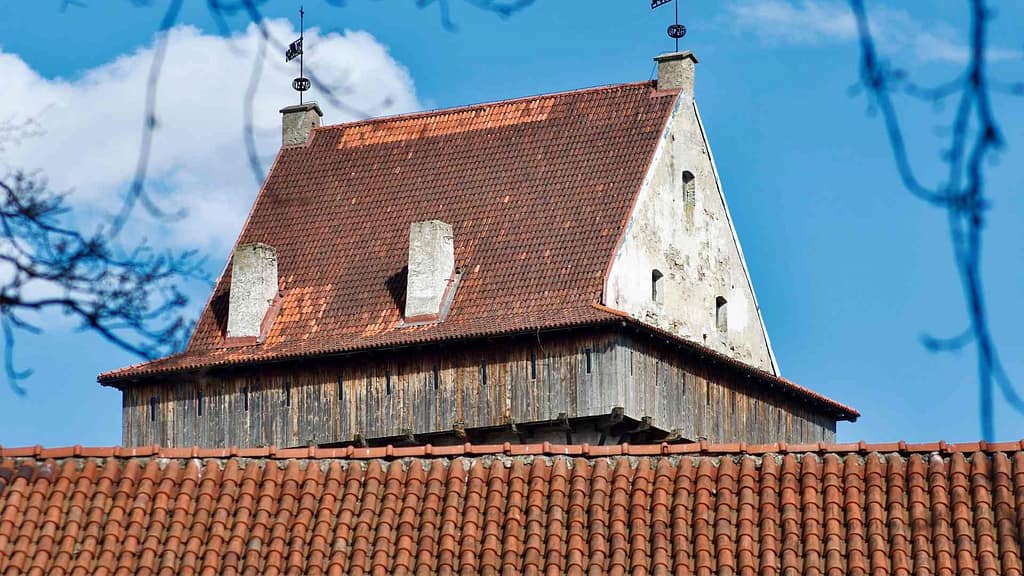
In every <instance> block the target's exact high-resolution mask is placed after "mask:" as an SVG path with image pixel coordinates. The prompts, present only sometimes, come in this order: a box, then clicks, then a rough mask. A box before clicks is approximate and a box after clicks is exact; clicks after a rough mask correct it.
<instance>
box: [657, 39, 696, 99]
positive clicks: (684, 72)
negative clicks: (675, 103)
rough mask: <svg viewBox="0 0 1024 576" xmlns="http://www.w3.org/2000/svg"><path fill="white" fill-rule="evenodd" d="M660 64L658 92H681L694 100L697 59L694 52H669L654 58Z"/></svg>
mask: <svg viewBox="0 0 1024 576" xmlns="http://www.w3.org/2000/svg"><path fill="white" fill-rule="evenodd" d="M654 61H655V62H657V63H658V90H681V91H682V92H683V93H685V94H686V95H687V96H689V97H690V98H693V68H694V66H695V65H696V64H697V57H696V56H694V55H693V52H691V51H689V50H687V51H685V52H669V53H668V54H661V55H659V56H655V57H654Z"/></svg>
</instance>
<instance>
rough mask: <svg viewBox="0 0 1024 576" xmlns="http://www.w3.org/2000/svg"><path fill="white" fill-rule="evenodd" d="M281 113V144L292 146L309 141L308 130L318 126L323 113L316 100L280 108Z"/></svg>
mask: <svg viewBox="0 0 1024 576" xmlns="http://www.w3.org/2000/svg"><path fill="white" fill-rule="evenodd" d="M281 115H282V118H281V144H282V145H283V146H294V145H296V144H305V143H306V142H307V141H309V133H310V131H311V130H312V129H313V128H319V127H320V117H321V116H323V115H324V113H323V112H322V111H321V110H320V106H319V105H318V104H317V103H316V102H307V103H305V104H296V105H295V106H286V107H284V108H281Z"/></svg>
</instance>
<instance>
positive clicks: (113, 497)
mask: <svg viewBox="0 0 1024 576" xmlns="http://www.w3.org/2000/svg"><path fill="white" fill-rule="evenodd" d="M694 63H696V59H695V58H693V56H692V55H690V54H688V53H683V54H671V55H667V56H665V57H661V58H659V74H658V80H657V83H640V84H628V85H623V86H611V87H604V88H597V89H591V90H583V91H578V92H571V93H565V94H555V95H548V96H539V97H534V98H527V99H523V100H513V101H508V102H500V103H495V104H486V105H481V106H474V107H467V108H460V109H456V110H451V111H440V112H431V113H426V114H417V115H410V116H401V117H396V118H391V119H383V120H375V121H369V122H364V123H356V124H348V125H342V126H334V127H325V128H319V127H315V126H316V125H317V124H318V123H319V118H320V115H319V109H318V108H316V107H315V105H309V106H303V107H291V108H287V109H285V111H284V113H285V116H284V141H285V147H284V148H283V149H282V151H281V153H280V154H279V156H278V159H277V161H276V162H275V166H274V168H273V169H272V171H271V173H270V176H269V177H268V180H267V183H266V185H265V186H264V188H263V190H262V192H261V194H260V197H259V199H258V200H257V202H256V205H255V207H254V208H253V212H252V214H251V215H250V219H249V222H248V223H247V225H246V227H245V229H244V231H243V232H242V235H241V238H240V239H239V241H238V244H237V246H236V247H235V250H234V254H233V257H232V262H231V266H230V268H229V269H228V270H226V271H225V273H224V275H223V277H222V278H221V279H220V281H219V282H218V285H217V288H216V289H215V291H214V293H213V295H212V297H211V300H210V303H209V305H208V306H207V308H206V310H205V312H204V314H203V317H202V319H201V321H200V323H199V325H198V326H197V328H196V332H195V334H194V336H193V338H192V341H191V342H190V343H189V346H188V349H187V350H186V351H185V352H184V353H182V354H180V355H177V356H173V357H170V358H165V359H162V360H158V361H155V362H151V363H147V364H143V365H139V366H134V367H130V368H126V369H122V370H118V371H115V372H111V373H108V374H104V375H102V376H101V377H100V380H101V381H102V382H103V383H104V384H106V385H110V386H116V387H117V388H119V389H120V390H122V391H123V393H124V415H125V424H124V439H125V444H127V445H128V447H123V448H122V447H117V448H87V447H81V446H71V447H65V448H51V449H44V448H42V447H40V446H31V447H24V448H3V447H0V573H2V574H5V575H6V574H48V575H51V574H52V575H63V574H75V575H77V574H97V575H109V574H158V575H161V576H162V575H170V574H220V575H225V576H227V575H235V574H268V575H270V574H304V575H322V574H331V575H334V574H339V575H340V574H346V575H353V576H359V575H365V574H372V575H392V574H393V575H407V574H416V575H425V576H428V575H433V574H446V575H450V574H465V575H474V574H480V575H498V574H502V575H517V574H527V575H530V574H542V573H543V574H567V575H573V576H577V575H584V574H587V575H595V576H596V575H604V574H611V575H624V574H637V575H646V574H651V575H658V576H660V575H667V574H678V575H689V574H696V575H710V574H721V575H725V576H728V575H736V574H739V575H754V574H763V575H793V574H807V575H828V576H839V575H847V574H849V575H867V574H872V575H887V574H900V575H907V574H928V575H933V574H934V575H942V576H952V575H953V574H984V575H996V574H1007V575H1015V576H1020V575H1021V574H1022V563H1021V556H1022V553H1024V551H1022V542H1024V539H1022V534H1024V441H1022V442H1007V443H999V444H987V443H985V442H978V443H971V444H955V445H952V444H946V443H944V442H936V443H930V444H907V443H905V442H896V443H890V444H873V445H868V444H864V443H863V442H861V443H851V444H827V443H826V442H827V441H831V440H832V439H833V434H834V425H835V422H836V420H839V419H848V420H852V419H855V418H856V417H857V413H856V411H854V410H853V409H851V408H848V407H845V406H843V405H841V404H839V403H837V402H834V401H832V400H829V399H827V398H824V397H822V396H820V395H817V394H815V393H813V392H811V391H809V390H807V389H804V388H801V387H799V386H797V385H795V384H793V383H791V382H789V381H787V380H785V379H783V378H781V377H780V376H779V373H778V368H777V365H776V362H775V359H774V357H773V355H772V351H771V346H770V345H769V342H768V337H767V334H766V331H765V328H764V325H763V322H761V318H760V313H759V312H758V308H757V303H756V300H755V298H754V294H753V290H752V288H751V286H750V279H749V276H748V274H747V272H746V269H745V265H744V263H743V257H742V253H741V252H740V249H739V243H738V241H737V240H736V237H735V232H734V230H733V228H732V225H731V223H730V221H729V215H728V211H727V210H726V208H725V202H724V198H723V196H722V195H721V189H720V187H719V184H718V178H717V176H716V174H715V171H714V163H713V162H712V160H711V155H710V150H709V149H708V148H707V144H706V140H705V138H704V134H703V129H702V128H701V127H700V118H699V115H698V114H697V110H696V105H695V104H694V102H693V101H692V86H693V85H692V80H693V64H694ZM705 438H708V439H710V440H711V442H709V441H708V440H707V439H705ZM760 439H772V440H771V441H762V440H760ZM794 439H795V440H794ZM552 440H554V441H552ZM156 443H160V444H163V445H171V447H163V448H161V447H160V446H155V445H148V446H140V445H142V444H156ZM192 444H202V445H204V447H203V448H199V447H189V446H182V445H192ZM260 444H267V445H269V446H257V445H260ZM278 446H292V447H290V448H279V447H278ZM299 446H301V447H299Z"/></svg>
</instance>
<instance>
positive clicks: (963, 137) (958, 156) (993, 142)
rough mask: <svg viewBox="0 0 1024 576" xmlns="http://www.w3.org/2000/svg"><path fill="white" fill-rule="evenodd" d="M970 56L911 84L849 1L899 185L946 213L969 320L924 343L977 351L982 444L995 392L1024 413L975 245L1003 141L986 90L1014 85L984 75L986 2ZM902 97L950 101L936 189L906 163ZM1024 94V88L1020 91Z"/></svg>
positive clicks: (859, 5) (975, 12) (857, 4)
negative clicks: (953, 332)
mask: <svg viewBox="0 0 1024 576" xmlns="http://www.w3.org/2000/svg"><path fill="white" fill-rule="evenodd" d="M967 4H968V8H969V12H970V17H969V27H968V29H969V42H970V54H969V58H968V61H967V63H966V65H965V67H964V70H963V71H962V72H960V73H959V74H957V75H956V76H955V77H954V78H953V79H951V80H949V81H948V82H945V83H943V84H940V85H939V86H936V87H934V88H921V87H919V86H916V85H914V84H912V83H911V82H910V81H909V80H908V78H907V75H906V73H905V72H903V71H901V70H897V69H895V68H893V67H892V66H891V65H889V64H888V62H886V61H885V60H883V59H882V58H881V57H880V56H879V54H878V50H877V46H876V43H875V38H874V36H873V34H872V31H871V26H870V20H869V16H868V11H867V9H866V7H865V5H864V0H850V8H851V9H852V11H853V14H854V17H855V18H856V21H857V30H858V36H859V40H860V52H861V83H862V84H863V85H864V86H865V87H866V88H867V90H868V93H869V96H870V98H871V103H872V104H873V105H874V106H876V107H877V109H878V110H879V111H880V112H881V116H882V119H883V121H884V124H885V128H886V134H887V136H888V139H889V145H890V147H891V149H892V151H893V156H894V157H895V160H896V167H897V170H898V172H899V175H900V178H901V180H902V182H903V185H904V187H905V188H906V189H907V190H909V191H910V192H911V193H912V194H914V195H915V196H917V197H918V198H920V199H922V200H924V201H926V202H928V203H929V204H931V205H933V206H936V207H938V208H941V209H942V210H943V211H945V213H946V217H947V221H948V230H949V234H950V237H951V239H952V242H953V256H954V260H955V262H956V267H957V272H958V274H959V276H960V282H961V286H962V289H963V293H964V301H965V305H966V308H967V313H968V316H969V318H970V320H969V327H968V329H967V330H966V331H965V333H964V334H962V335H960V336H957V337H955V338H952V339H946V340H943V339H937V338H930V337H929V338H925V340H924V342H925V345H926V346H927V347H928V349H930V350H933V351H944V350H954V349H960V348H963V347H964V346H966V345H967V344H969V343H971V342H973V343H974V344H975V346H976V349H977V372H978V384H979V396H980V398H979V401H980V415H981V433H982V436H983V437H984V438H985V439H986V440H992V439H993V436H994V435H995V417H994V406H993V400H994V389H995V387H998V390H999V391H1000V393H1001V395H1002V397H1003V399H1004V400H1005V401H1006V402H1007V403H1008V404H1009V405H1010V406H1011V407H1012V408H1013V409H1014V410H1017V411H1018V412H1021V413H1024V400H1022V399H1021V397H1020V395H1019V394H1018V393H1017V391H1016V389H1015V387H1014V386H1013V383H1012V382H1011V381H1010V378H1009V377H1008V376H1007V374H1006V372H1005V370H1004V368H1003V365H1002V363H1001V362H1000V360H999V354H998V351H997V348H996V344H995V341H994V339H993V337H992V332H991V328H990V325H989V318H988V309H987V307H986V304H985V290H984V286H983V281H982V273H981V255H982V240H983V230H984V224H985V214H986V211H987V209H988V205H989V202H988V197H987V189H986V171H987V169H988V167H989V165H990V164H991V162H992V160H993V159H994V158H995V155H996V154H997V153H998V152H999V151H1000V150H1001V149H1002V148H1003V146H1004V140H1003V136H1002V131H1001V130H1000V128H999V123H998V120H997V118H996V116H995V113H994V111H993V109H992V101H991V94H992V91H993V90H1001V91H1004V92H1010V93H1016V92H1017V86H1018V85H1017V84H1012V85H1009V90H1006V89H1005V88H1004V87H1003V86H1001V85H998V84H996V85H993V84H992V83H991V81H990V79H989V77H988V71H987V60H986V49H987V42H988V24H989V20H990V19H991V18H992V14H991V12H990V11H989V8H988V6H987V5H986V2H985V0H968V2H967ZM897 92H900V93H904V94H909V95H910V96H913V97H915V98H917V99H920V100H925V101H931V102H933V103H941V101H943V100H946V99H949V98H956V100H957V105H956V108H955V110H954V111H953V116H952V119H951V126H952V129H951V132H950V137H949V143H948V144H949V145H948V148H947V149H946V150H945V151H944V153H943V154H942V156H941V163H942V164H943V165H944V166H945V168H944V172H945V175H944V176H943V177H942V178H941V179H940V181H939V182H938V183H937V184H935V185H931V186H929V185H926V184H924V183H923V182H922V180H921V179H920V178H919V177H918V175H917V170H916V167H915V166H914V165H913V164H912V163H911V160H910V156H909V153H908V150H907V142H906V139H905V137H904V129H903V127H902V124H901V119H900V114H899V112H898V111H897V107H896V105H895V102H894V94H895V93H897ZM1020 93H1024V86H1021V87H1020Z"/></svg>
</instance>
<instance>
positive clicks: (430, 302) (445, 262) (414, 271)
mask: <svg viewBox="0 0 1024 576" xmlns="http://www.w3.org/2000/svg"><path fill="white" fill-rule="evenodd" d="M454 272H455V241H454V237H453V236H452V227H451V226H449V225H448V224H445V223H444V222H441V221H440V220H424V221H422V222H413V223H412V225H411V226H409V277H408V278H409V279H408V284H407V286H406V292H405V318H406V320H415V319H417V318H430V317H432V316H436V315H438V314H440V313H441V303H442V300H443V299H444V295H445V292H446V291H447V290H448V285H449V284H450V283H451V281H452V278H453V273H454Z"/></svg>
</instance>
